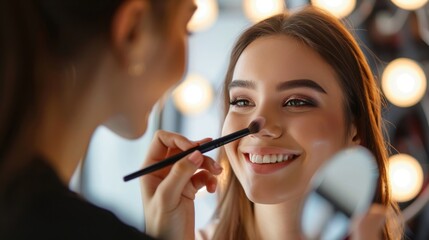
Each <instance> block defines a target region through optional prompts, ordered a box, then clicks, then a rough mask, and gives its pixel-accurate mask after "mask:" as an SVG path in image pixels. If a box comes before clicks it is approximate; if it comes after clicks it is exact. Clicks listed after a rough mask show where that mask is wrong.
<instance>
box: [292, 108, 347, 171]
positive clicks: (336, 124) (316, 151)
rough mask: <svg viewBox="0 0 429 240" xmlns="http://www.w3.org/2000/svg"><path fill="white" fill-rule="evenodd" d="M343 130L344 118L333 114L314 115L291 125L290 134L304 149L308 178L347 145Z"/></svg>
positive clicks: (344, 128)
mask: <svg viewBox="0 0 429 240" xmlns="http://www.w3.org/2000/svg"><path fill="white" fill-rule="evenodd" d="M345 130H346V127H345V123H344V119H342V117H341V116H338V115H337V116H335V114H327V115H325V116H319V117H316V116H314V117H313V118H311V119H310V118H309V120H308V121H305V120H303V121H299V122H298V123H297V124H296V125H294V126H292V127H291V132H290V134H291V135H292V136H294V139H295V140H296V141H297V142H298V144H300V145H301V147H302V148H303V149H304V151H305V154H306V157H305V164H306V172H307V173H306V175H308V176H307V177H308V178H310V177H311V176H312V175H313V174H314V172H315V171H316V170H317V169H318V168H319V167H320V166H321V165H322V164H323V163H324V162H326V161H327V160H328V159H330V158H331V157H332V156H333V155H334V154H335V153H336V152H338V151H339V150H341V149H343V148H344V147H347V144H346V139H345V136H346V134H345Z"/></svg>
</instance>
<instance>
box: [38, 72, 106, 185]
mask: <svg viewBox="0 0 429 240" xmlns="http://www.w3.org/2000/svg"><path fill="white" fill-rule="evenodd" d="M87 66H91V65H89V64H88V65H87ZM92 67H93V66H92ZM78 69H79V70H80V71H79V72H78V74H77V75H76V77H77V79H79V80H82V81H84V80H87V81H86V82H90V83H91V84H88V85H87V86H85V90H84V91H83V92H79V93H77V94H76V93H75V96H72V98H71V100H70V99H69V100H67V101H64V99H61V97H60V96H56V97H55V96H53V97H52V99H48V101H46V102H47V104H45V108H44V110H45V111H44V115H43V117H42V121H41V123H42V126H41V127H40V129H39V130H38V135H37V146H36V148H37V151H38V152H39V153H40V154H42V156H43V157H45V159H46V161H47V162H48V164H50V165H51V167H53V169H54V170H55V171H56V173H57V174H58V176H59V177H60V179H61V180H62V182H63V183H64V184H66V185H68V184H69V182H70V179H71V177H72V176H73V174H74V172H75V170H76V168H77V167H78V165H79V162H80V161H81V160H82V159H83V158H84V156H85V153H86V151H87V148H88V145H89V143H90V140H91V136H92V134H93V133H94V131H95V129H96V128H97V127H98V126H99V125H101V124H102V123H103V122H104V121H105V120H106V119H107V118H108V116H109V112H108V107H106V97H107V96H106V94H105V93H106V90H105V87H104V85H106V84H105V82H103V81H100V80H97V79H106V78H105V77H106V76H101V77H100V76H98V75H97V74H86V75H85V70H86V69H85V68H83V67H80V68H78ZM91 71H93V70H90V69H87V71H86V72H91ZM97 76H98V77H97ZM103 83H104V84H103ZM64 102H67V103H64ZM107 105H108V104H107Z"/></svg>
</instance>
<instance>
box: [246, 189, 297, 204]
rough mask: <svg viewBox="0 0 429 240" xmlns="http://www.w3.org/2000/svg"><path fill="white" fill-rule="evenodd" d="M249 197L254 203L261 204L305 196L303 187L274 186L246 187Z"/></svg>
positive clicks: (281, 201)
mask: <svg viewBox="0 0 429 240" xmlns="http://www.w3.org/2000/svg"><path fill="white" fill-rule="evenodd" d="M244 191H245V193H246V196H247V198H248V199H249V200H250V201H252V202H253V203H259V204H279V203H283V202H287V201H289V200H292V199H296V198H300V197H303V196H304V191H303V190H302V189H284V188H282V189H274V188H269V187H265V188H261V187H259V188H254V189H245V190H244Z"/></svg>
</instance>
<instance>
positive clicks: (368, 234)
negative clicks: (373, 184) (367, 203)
mask: <svg viewBox="0 0 429 240" xmlns="http://www.w3.org/2000/svg"><path fill="white" fill-rule="evenodd" d="M386 214H387V210H386V207H385V206H383V205H380V204H373V205H372V206H371V207H370V208H369V210H368V212H367V213H366V214H365V215H363V216H360V217H358V218H357V219H355V220H354V221H353V223H352V240H379V239H382V232H383V226H384V222H385V219H386Z"/></svg>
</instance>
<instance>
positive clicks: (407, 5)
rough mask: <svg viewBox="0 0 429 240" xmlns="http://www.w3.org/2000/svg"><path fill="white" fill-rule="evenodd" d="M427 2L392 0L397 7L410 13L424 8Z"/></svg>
mask: <svg viewBox="0 0 429 240" xmlns="http://www.w3.org/2000/svg"><path fill="white" fill-rule="evenodd" d="M427 1H428V0H392V2H393V3H394V4H395V5H396V6H398V7H400V8H402V9H405V10H410V11H412V10H416V9H418V8H421V7H423V5H425V4H426V3H427Z"/></svg>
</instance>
